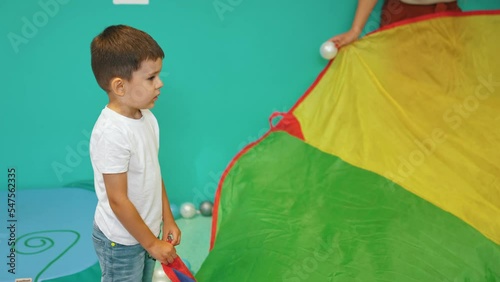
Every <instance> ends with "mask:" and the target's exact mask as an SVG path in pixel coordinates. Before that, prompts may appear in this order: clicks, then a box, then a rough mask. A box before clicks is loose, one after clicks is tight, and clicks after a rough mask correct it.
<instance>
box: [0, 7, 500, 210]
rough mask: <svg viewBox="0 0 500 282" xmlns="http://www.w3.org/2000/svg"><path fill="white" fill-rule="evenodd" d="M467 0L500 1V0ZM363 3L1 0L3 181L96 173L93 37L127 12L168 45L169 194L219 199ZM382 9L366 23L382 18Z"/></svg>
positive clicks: (164, 105) (127, 18) (55, 182)
mask: <svg viewBox="0 0 500 282" xmlns="http://www.w3.org/2000/svg"><path fill="white" fill-rule="evenodd" d="M43 3H45V4H47V3H49V4H50V5H49V6H47V7H48V8H47V7H43V6H44V4H43ZM461 4H462V7H463V8H464V10H472V9H495V8H496V9H499V8H500V1H499V0H478V1H471V0H468V1H467V0H465V1H462V3H461ZM45 6H46V5H45ZM355 6H356V1H354V0H351V1H337V0H317V1H290V0H275V1H264V0H252V1H249V0H216V1H213V0H209V1H206V0H205V1H202V0H190V1H186V0H150V4H149V5H145V6H143V5H133V6H128V5H127V6H123V5H120V6H116V5H113V4H112V0H86V1H83V0H58V1H57V0H41V1H36V0H33V1H31V0H29V1H28V0H23V1H1V2H0V13H1V14H0V15H1V16H0V34H1V35H2V39H1V40H0V54H1V66H2V68H1V70H2V73H1V76H0V79H1V84H2V89H1V90H0V103H1V105H2V109H3V110H2V113H1V114H0V132H1V139H0V181H1V182H0V183H4V184H5V183H7V180H6V179H7V168H9V167H15V168H16V169H17V175H16V177H17V185H18V189H29V188H33V189H34V188H42V187H60V186H64V185H68V184H70V183H73V182H78V181H85V180H89V179H91V178H92V169H91V165H90V161H89V157H88V140H89V134H90V132H91V130H92V126H93V124H94V122H95V119H96V118H97V116H98V115H99V112H100V111H101V109H102V108H103V107H104V106H105V104H106V101H107V100H106V95H105V93H104V92H102V91H101V90H100V89H99V88H98V86H97V84H96V82H95V80H94V77H93V75H92V72H91V69H90V63H89V62H90V56H89V45H90V41H91V40H92V38H93V37H94V36H95V35H97V34H98V33H99V32H100V31H101V30H102V29H104V28H105V27H106V26H108V25H112V24H127V25H131V26H134V27H137V28H139V29H142V30H145V31H146V32H148V33H150V34H151V35H152V36H153V37H154V38H155V39H156V40H157V41H158V42H159V43H160V45H161V46H162V47H163V49H164V51H165V52H166V58H165V60H164V68H163V70H164V73H163V79H164V83H165V87H164V88H163V90H162V94H161V96H160V99H159V100H158V102H157V105H156V107H155V108H154V110H153V111H154V113H155V114H156V115H157V118H158V120H159V123H160V128H161V152H160V161H161V164H162V170H163V177H164V179H165V181H166V184H167V189H168V192H169V196H170V199H171V201H172V202H175V203H181V202H185V201H194V202H199V201H201V200H204V199H212V198H213V194H214V191H215V187H216V185H217V183H218V180H219V177H220V175H221V173H222V171H223V170H224V169H225V167H226V166H227V165H228V163H229V162H230V160H231V159H232V158H233V157H234V156H235V154H237V153H238V152H239V151H240V150H241V149H242V148H243V146H244V145H245V144H248V143H249V142H251V141H254V140H256V139H258V137H260V136H261V135H262V134H263V133H265V132H266V131H267V129H268V121H267V119H268V117H269V116H270V115H271V114H272V113H273V112H274V111H282V112H283V111H287V110H288V109H289V108H290V107H291V106H292V105H293V104H294V102H295V101H296V100H297V99H298V98H299V97H300V96H301V95H302V94H303V93H304V92H305V91H306V90H307V88H308V87H309V86H310V85H311V83H312V82H313V81H314V79H315V78H316V76H317V75H318V74H319V73H320V71H321V70H322V69H323V68H324V67H325V65H326V64H327V61H325V60H323V59H322V58H321V57H320V56H319V52H318V49H319V46H320V45H321V43H323V42H324V41H325V40H327V39H328V38H330V37H331V36H333V35H335V34H337V33H340V32H343V31H345V30H346V29H347V28H348V27H349V26H350V22H351V20H352V17H353V14H354V9H355ZM379 8H380V5H378V8H377V9H379ZM217 9H220V10H217ZM224 9H225V10H224ZM378 15H379V13H378V12H377V11H375V12H374V14H373V15H372V17H371V19H370V21H369V24H368V25H367V27H368V28H367V30H366V31H365V32H367V31H370V30H373V29H374V28H376V27H377V22H378V20H377V18H378ZM30 25H33V26H30ZM30 27H31V29H30ZM33 27H34V28H35V29H33ZM4 184H1V187H2V189H4V188H5V187H6V185H4Z"/></svg>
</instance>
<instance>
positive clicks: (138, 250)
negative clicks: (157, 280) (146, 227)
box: [92, 224, 155, 282]
mask: <svg viewBox="0 0 500 282" xmlns="http://www.w3.org/2000/svg"><path fill="white" fill-rule="evenodd" d="M92 241H94V248H95V251H96V254H97V258H98V259H99V265H100V267H101V271H102V275H101V281H102V282H141V281H142V282H151V281H152V279H153V271H154V267H155V260H154V259H153V258H152V257H151V256H150V255H149V254H148V253H147V252H146V250H144V248H143V247H142V246H141V245H140V244H137V245H132V246H126V245H120V244H118V243H115V242H112V241H110V240H109V239H108V238H107V237H106V236H105V235H104V234H103V233H102V232H101V230H99V227H97V225H95V224H94V230H93V232H92Z"/></svg>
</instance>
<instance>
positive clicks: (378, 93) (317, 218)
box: [196, 11, 500, 281]
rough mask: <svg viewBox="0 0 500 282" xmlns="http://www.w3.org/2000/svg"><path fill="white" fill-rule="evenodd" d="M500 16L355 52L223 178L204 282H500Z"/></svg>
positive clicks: (413, 26)
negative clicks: (499, 54)
mask: <svg viewBox="0 0 500 282" xmlns="http://www.w3.org/2000/svg"><path fill="white" fill-rule="evenodd" d="M498 26H500V12H498V11H495V12H474V13H462V14H452V13H447V14H441V15H439V16H436V17H433V18H428V17H427V18H426V19H425V20H419V21H415V22H411V23H404V24H400V25H397V26H392V27H390V28H387V29H385V30H380V31H377V32H375V33H373V34H371V35H369V36H366V37H365V38H364V39H362V40H359V41H357V42H356V43H354V44H352V45H350V46H348V47H346V48H343V49H342V51H341V52H339V54H338V56H337V58H336V59H335V60H334V61H333V62H331V63H330V64H329V65H328V66H327V67H326V68H325V70H324V71H323V72H322V73H321V74H320V76H319V77H318V79H317V80H316V82H315V83H314V84H313V85H312V86H311V88H310V90H309V91H308V92H307V93H306V94H305V95H304V96H303V97H302V98H301V99H300V100H299V102H298V103H297V104H296V105H295V106H294V107H293V108H292V110H291V111H290V112H289V113H286V114H285V115H284V118H283V119H282V120H281V122H280V123H279V124H278V125H277V126H276V127H275V128H273V129H272V130H271V131H270V132H269V133H268V134H266V135H265V136H264V137H263V138H262V139H261V140H259V141H258V142H256V143H254V144H252V145H250V146H249V147H247V148H246V149H245V150H244V151H242V152H241V153H240V154H239V155H238V156H237V157H236V158H235V159H234V160H233V161H232V163H231V164H230V165H229V167H228V169H227V170H226V172H225V174H224V176H223V179H222V180H221V183H220V185H219V189H218V193H217V196H216V210H215V214H214V224H213V234H212V236H213V237H212V246H213V248H212V250H211V252H210V254H209V256H208V257H207V259H206V260H205V262H204V264H203V265H202V267H201V269H200V270H199V271H198V273H197V274H196V278H197V280H198V281H500V267H499V266H500V246H499V244H500V220H499V219H500V151H499V150H498V148H500V146H499V145H500V57H499V56H498V55H497V50H498V46H500V37H499V36H498Z"/></svg>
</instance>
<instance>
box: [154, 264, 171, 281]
mask: <svg viewBox="0 0 500 282" xmlns="http://www.w3.org/2000/svg"><path fill="white" fill-rule="evenodd" d="M153 281H154V282H163V281H170V279H168V277H167V274H165V271H164V270H163V268H161V267H158V268H157V269H155V271H154V272H153Z"/></svg>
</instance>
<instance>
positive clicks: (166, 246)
mask: <svg viewBox="0 0 500 282" xmlns="http://www.w3.org/2000/svg"><path fill="white" fill-rule="evenodd" d="M147 251H148V253H149V254H150V255H151V256H152V257H153V258H155V259H156V260H157V261H159V262H161V263H164V264H169V263H172V262H173V261H174V259H175V258H176V257H177V252H176V251H175V248H174V246H173V245H172V244H170V243H169V242H166V241H163V240H159V239H157V240H156V241H155V242H154V244H153V246H151V247H150V248H149V249H148V250H147Z"/></svg>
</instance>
